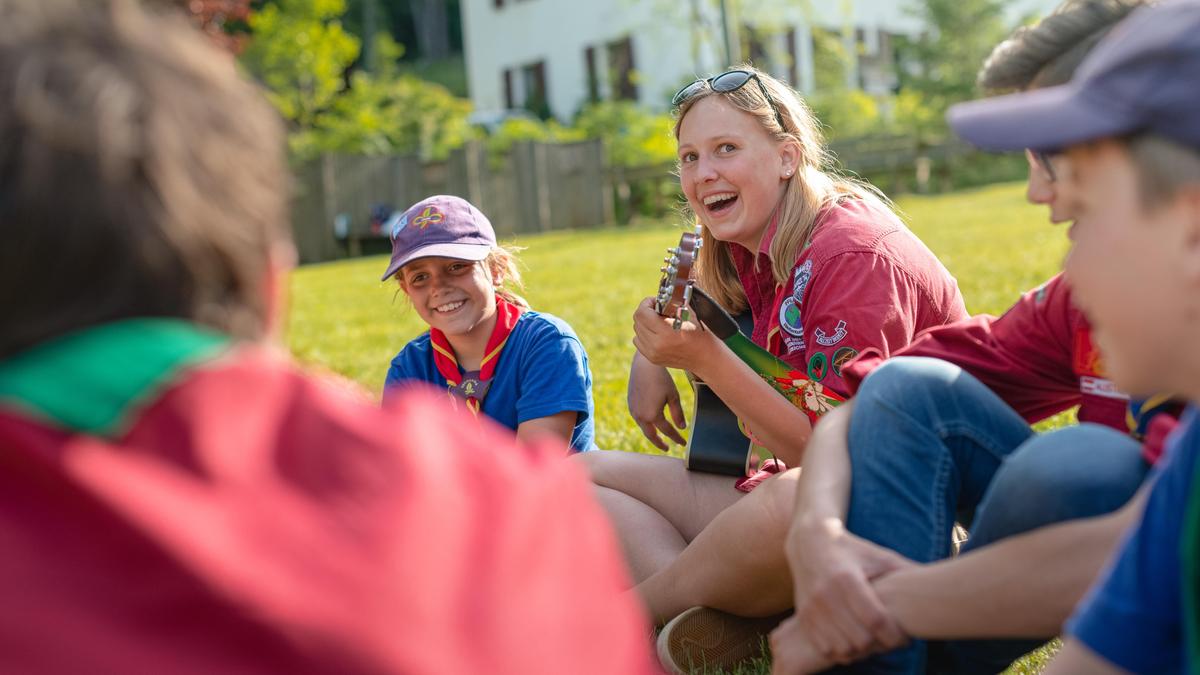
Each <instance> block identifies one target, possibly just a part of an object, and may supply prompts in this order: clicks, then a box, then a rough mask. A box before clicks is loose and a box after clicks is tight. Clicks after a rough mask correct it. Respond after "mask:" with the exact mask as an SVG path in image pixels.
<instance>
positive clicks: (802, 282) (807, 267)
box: [792, 260, 812, 308]
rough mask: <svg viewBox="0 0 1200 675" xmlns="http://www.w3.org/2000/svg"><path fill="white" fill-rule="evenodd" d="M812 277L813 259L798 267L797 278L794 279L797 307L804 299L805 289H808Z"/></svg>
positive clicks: (793, 285)
mask: <svg viewBox="0 0 1200 675" xmlns="http://www.w3.org/2000/svg"><path fill="white" fill-rule="evenodd" d="M810 279H812V261H811V260H805V261H804V264H803V265H801V266H799V267H797V268H796V273H795V278H794V279H793V281H792V297H793V298H795V300H796V307H797V308H799V307H800V303H801V302H803V301H804V291H805V290H807V289H808V281H809V280H810Z"/></svg>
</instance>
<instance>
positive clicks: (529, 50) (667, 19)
mask: <svg viewBox="0 0 1200 675" xmlns="http://www.w3.org/2000/svg"><path fill="white" fill-rule="evenodd" d="M1057 4H1058V0H1017V1H1014V2H1011V3H1009V7H1008V11H1009V13H1010V18H1011V19H1012V20H1014V21H1015V20H1016V19H1017V18H1019V17H1020V16H1022V15H1024V14H1027V13H1030V12H1033V13H1038V14H1044V13H1046V12H1048V11H1049V10H1050V9H1052V8H1053V7H1054V6H1055V5H1057ZM461 6H462V14H463V16H462V19H463V48H464V52H465V60H466V67H467V82H468V87H469V89H470V93H471V100H472V102H473V103H474V106H475V110H476V111H477V112H479V113H483V114H487V113H498V112H500V111H504V110H510V109H517V108H526V109H530V110H534V111H536V112H544V113H549V114H552V115H553V116H554V117H556V118H558V119H560V120H568V119H570V118H571V117H573V116H574V114H575V113H576V112H577V111H578V110H579V109H580V108H581V107H582V106H583V105H585V104H586V103H587V102H589V101H592V100H607V99H614V98H619V99H630V100H634V101H636V102H638V103H640V104H642V105H645V106H647V107H650V108H654V109H660V110H661V109H665V108H666V107H667V105H668V103H669V99H670V97H671V94H672V93H673V92H674V91H675V90H677V89H678V88H679V87H680V86H682V85H684V84H686V83H687V82H689V81H691V80H693V79H695V78H696V77H698V76H701V75H710V74H712V73H714V72H718V71H720V70H723V69H724V68H725V67H726V65H727V64H729V63H730V62H738V61H741V60H742V56H743V55H747V54H748V55H749V56H750V58H751V60H752V61H753V62H754V64H755V65H757V66H758V67H760V68H763V69H764V70H767V71H769V72H771V73H772V74H774V75H776V76H778V77H780V78H782V79H784V80H787V81H789V82H791V83H792V84H793V86H795V87H796V88H797V89H799V90H800V91H802V92H805V93H811V92H813V91H814V89H815V88H816V86H817V80H818V77H817V73H816V71H815V68H816V66H815V59H814V32H815V31H821V32H822V33H821V34H822V35H823V36H825V39H830V36H832V39H834V40H836V41H838V42H839V43H840V45H841V49H842V53H843V54H844V55H846V56H847V57H848V58H847V62H848V67H843V68H841V69H840V70H841V71H842V73H839V74H837V75H838V76H840V77H841V78H843V79H844V83H845V84H846V85H847V86H850V87H854V88H861V89H863V90H865V91H867V92H869V93H885V92H888V91H891V90H892V89H893V88H894V87H895V85H896V75H895V69H894V65H895V64H894V62H893V57H892V54H893V41H894V39H895V37H896V36H899V35H906V36H913V37H915V36H917V35H919V34H920V32H921V31H922V30H923V29H924V26H922V25H921V23H920V21H919V20H917V19H916V18H915V17H914V16H913V15H912V13H911V12H910V11H909V10H908V8H907V3H906V2H905V0H823V1H822V0H758V1H757V2H755V1H753V0H740V1H739V0H462V5H461ZM727 49H728V50H729V51H728V52H727ZM727 53H732V54H733V55H734V58H732V59H731V58H728V57H727V56H726V54H727Z"/></svg>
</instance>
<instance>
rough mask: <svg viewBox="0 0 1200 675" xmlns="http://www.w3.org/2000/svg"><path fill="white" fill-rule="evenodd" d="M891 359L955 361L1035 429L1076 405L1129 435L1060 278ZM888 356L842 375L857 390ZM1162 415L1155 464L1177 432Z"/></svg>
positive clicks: (1121, 397) (1150, 447) (1151, 438)
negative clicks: (997, 314)
mask: <svg viewBox="0 0 1200 675" xmlns="http://www.w3.org/2000/svg"><path fill="white" fill-rule="evenodd" d="M892 356H926V357H931V358H936V359H942V360H943V361H948V362H950V363H953V364H955V365H957V366H959V367H960V368H962V369H963V370H965V371H967V372H968V373H970V374H971V375H972V376H974V377H975V378H976V379H978V380H979V381H980V382H982V383H983V384H984V385H986V386H987V387H988V388H989V389H991V390H992V391H993V392H995V393H996V395H997V396H999V397H1000V398H1001V399H1003V400H1004V402H1005V403H1007V404H1008V405H1010V406H1011V407H1012V408H1013V409H1014V410H1016V411H1017V413H1018V414H1020V415H1021V416H1022V417H1024V418H1025V419H1026V421H1028V422H1031V423H1032V422H1036V421H1038V420H1041V419H1044V418H1046V417H1049V416H1051V415H1053V414H1055V413H1058V412H1062V411H1063V410H1066V409H1067V408H1070V407H1072V406H1075V405H1078V406H1079V412H1078V418H1079V421H1080V422H1094V423H1096V424H1102V425H1104V426H1107V427H1111V428H1113V429H1117V430H1118V431H1123V432H1127V431H1129V430H1130V426H1129V414H1128V408H1129V397H1128V396H1126V395H1125V394H1124V393H1122V392H1121V391H1119V390H1117V388H1116V387H1115V386H1114V385H1113V383H1112V382H1111V381H1110V380H1108V379H1107V378H1106V377H1105V376H1104V371H1103V365H1102V363H1101V358H1100V352H1099V351H1098V350H1097V349H1096V347H1095V345H1093V344H1092V339H1091V328H1090V326H1089V325H1088V322H1087V318H1086V317H1084V315H1083V312H1081V311H1079V309H1078V308H1076V307H1075V305H1074V303H1072V302H1071V288H1070V286H1069V285H1068V284H1067V282H1066V280H1065V279H1064V277H1063V276H1062V274H1059V275H1057V276H1055V277H1054V278H1052V279H1050V280H1049V281H1047V282H1046V283H1045V284H1043V285H1041V286H1040V287H1038V288H1035V289H1034V290H1032V291H1029V292H1028V293H1026V294H1025V295H1023V296H1021V299H1020V300H1019V301H1017V304H1015V305H1013V306H1012V308H1010V309H1009V310H1008V311H1007V312H1005V313H1004V315H1003V316H1001V317H1000V318H996V317H994V316H990V315H987V314H984V315H980V316H975V317H971V318H970V319H967V320H966V321H961V322H958V323H956V324H954V325H951V326H943V327H940V328H935V329H933V330H930V331H928V332H926V333H925V334H923V335H921V336H920V337H919V338H917V340H916V341H914V342H913V343H912V344H911V345H909V346H908V347H906V348H904V349H902V350H900V351H898V352H895V353H893V354H892ZM886 358H887V356H886V355H885V354H881V353H879V352H877V351H872V352H869V353H868V352H864V353H863V354H862V355H861V356H860V357H859V358H857V359H856V360H855V361H854V362H853V363H851V364H850V365H849V366H848V367H847V368H846V369H845V371H844V372H845V373H846V374H847V375H848V382H849V383H850V384H851V385H852V387H853V388H854V389H855V390H857V389H858V385H859V384H860V383H861V382H862V379H863V378H864V377H866V376H867V374H868V373H870V372H871V371H872V370H874V369H875V368H876V367H877V366H878V365H879V364H880V363H882V362H883V361H884V359H886ZM1161 417H1162V419H1155V420H1153V423H1152V425H1151V427H1150V429H1149V430H1147V432H1146V440H1147V444H1146V445H1145V446H1144V448H1143V450H1144V454H1145V456H1146V458H1147V460H1148V461H1150V462H1154V461H1156V460H1157V459H1158V457H1159V455H1160V454H1161V450H1162V440H1163V438H1164V437H1165V435H1166V433H1165V432H1166V431H1168V430H1169V428H1170V426H1172V425H1171V424H1168V420H1170V419H1172V418H1171V416H1169V415H1165V416H1161ZM1163 424H1167V426H1165V427H1164V426H1163Z"/></svg>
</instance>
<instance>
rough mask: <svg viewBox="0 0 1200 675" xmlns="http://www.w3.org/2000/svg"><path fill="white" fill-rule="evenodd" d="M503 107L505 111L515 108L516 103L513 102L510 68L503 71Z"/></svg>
mask: <svg viewBox="0 0 1200 675" xmlns="http://www.w3.org/2000/svg"><path fill="white" fill-rule="evenodd" d="M504 107H505V109H507V110H512V109H513V108H515V107H517V105H516V101H514V100H513V76H512V68H505V69H504Z"/></svg>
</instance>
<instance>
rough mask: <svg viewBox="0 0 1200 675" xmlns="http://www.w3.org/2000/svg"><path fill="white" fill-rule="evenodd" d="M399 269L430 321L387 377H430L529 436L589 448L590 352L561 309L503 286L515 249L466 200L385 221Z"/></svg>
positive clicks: (442, 201) (431, 203) (443, 198)
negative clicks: (541, 305)
mask: <svg viewBox="0 0 1200 675" xmlns="http://www.w3.org/2000/svg"><path fill="white" fill-rule="evenodd" d="M388 225H389V228H388V229H389V232H390V234H391V238H392V259H391V262H390V263H389V264H388V267H387V271H386V272H385V273H384V275H383V280H385V281H386V280H387V279H388V278H389V277H391V276H393V275H395V277H396V281H397V282H398V283H399V284H400V288H401V289H402V290H403V291H404V292H405V293H406V294H407V295H408V298H409V300H410V301H411V302H412V305H413V307H414V308H416V310H417V314H418V315H419V316H420V317H421V319H422V320H423V321H424V322H425V323H426V324H428V325H429V331H428V332H426V333H423V334H422V335H420V336H418V337H416V338H414V339H413V340H412V341H411V342H409V343H408V344H407V345H405V346H404V349H401V350H400V353H399V354H397V355H396V358H394V359H392V363H391V367H390V368H389V369H388V374H387V380H386V382H385V383H384V392H383V398H384V402H385V403H386V402H387V400H388V398H389V392H390V391H391V389H392V388H393V387H395V386H396V385H398V384H401V383H403V382H407V381H414V380H415V381H421V382H429V383H432V384H434V385H437V386H439V387H445V388H446V391H447V392H448V393H449V394H450V396H451V397H452V398H453V399H454V400H455V401H461V402H462V403H463V404H464V405H465V406H466V407H467V408H468V409H469V410H471V411H472V412H473V413H475V414H478V413H480V412H482V413H483V414H485V415H487V416H488V417H490V418H492V419H493V420H495V421H497V422H499V423H500V424H503V425H504V426H506V427H508V428H510V429H512V430H514V431H516V432H517V438H519V439H522V440H528V439H529V438H531V437H533V436H535V435H546V434H552V435H556V436H559V437H561V438H562V439H563V440H564V441H567V440H569V441H570V446H571V450H572V451H576V452H580V451H585V450H591V449H592V448H593V438H594V436H595V428H594V424H593V420H592V375H591V371H589V369H588V361H587V353H586V352H584V350H583V345H582V344H580V342H579V338H578V337H576V335H575V331H573V330H571V327H570V326H569V325H568V324H567V323H566V322H565V321H563V320H562V319H559V318H558V317H555V316H551V315H549V314H542V313H539V312H535V311H533V310H531V309H530V308H529V304H528V303H526V302H525V300H524V299H523V298H521V297H520V296H518V295H516V294H515V293H513V292H511V291H509V290H508V289H506V288H504V285H503V284H504V282H506V281H509V282H513V283H515V284H519V283H520V273H519V272H518V271H517V267H516V258H515V257H514V255H513V253H512V251H510V250H508V249H505V248H504V247H502V246H499V245H498V244H497V243H496V234H495V231H494V230H493V229H492V224H491V223H490V222H489V221H488V219H487V217H486V216H484V215H483V213H481V212H480V211H479V209H476V208H475V207H474V206H472V205H471V204H470V203H468V202H467V201H465V200H463V199H460V198H458V197H453V196H447V195H437V196H434V197H429V198H428V199H425V200H422V201H420V202H417V203H416V204H414V205H413V206H411V207H409V208H408V210H406V211H405V212H404V213H403V215H401V216H399V217H398V218H394V219H392V220H391V221H389V223H388Z"/></svg>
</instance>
